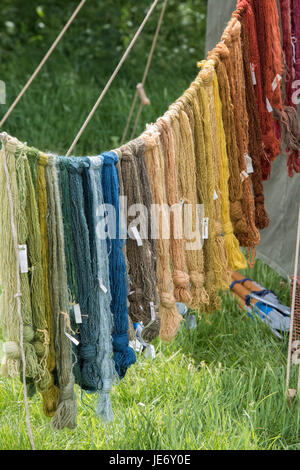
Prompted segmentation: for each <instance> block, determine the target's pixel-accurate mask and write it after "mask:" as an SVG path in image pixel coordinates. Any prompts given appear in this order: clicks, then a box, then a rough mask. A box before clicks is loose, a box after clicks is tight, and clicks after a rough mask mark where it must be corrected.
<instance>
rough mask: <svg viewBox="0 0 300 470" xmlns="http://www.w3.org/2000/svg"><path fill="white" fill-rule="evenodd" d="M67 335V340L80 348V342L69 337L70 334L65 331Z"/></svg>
mask: <svg viewBox="0 0 300 470" xmlns="http://www.w3.org/2000/svg"><path fill="white" fill-rule="evenodd" d="M65 335H66V337H67V338H69V340H70V341H72V343H74V344H75V346H78V344H79V341H77V339H76V338H74V337H73V336H71V335H69V333H67V332H66V331H65Z"/></svg>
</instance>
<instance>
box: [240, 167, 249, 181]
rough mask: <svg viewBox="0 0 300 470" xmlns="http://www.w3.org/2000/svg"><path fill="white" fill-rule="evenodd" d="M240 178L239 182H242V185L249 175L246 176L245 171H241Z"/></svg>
mask: <svg viewBox="0 0 300 470" xmlns="http://www.w3.org/2000/svg"><path fill="white" fill-rule="evenodd" d="M240 177H241V180H242V183H243V182H244V181H245V180H246V179H247V178H249V175H248V173H247V171H245V170H243V171H242V173H241V174H240Z"/></svg>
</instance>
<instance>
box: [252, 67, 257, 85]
mask: <svg viewBox="0 0 300 470" xmlns="http://www.w3.org/2000/svg"><path fill="white" fill-rule="evenodd" d="M250 70H251V76H252V82H253V85H256V84H257V81H256V75H255V65H254V64H253V63H251V64H250Z"/></svg>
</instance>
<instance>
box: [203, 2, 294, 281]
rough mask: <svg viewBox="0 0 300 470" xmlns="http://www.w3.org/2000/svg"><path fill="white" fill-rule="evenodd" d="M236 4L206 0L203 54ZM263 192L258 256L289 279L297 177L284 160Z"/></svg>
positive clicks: (277, 164) (275, 166)
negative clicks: (265, 219) (264, 224)
mask: <svg viewBox="0 0 300 470" xmlns="http://www.w3.org/2000/svg"><path fill="white" fill-rule="evenodd" d="M236 3H237V2H236V0H208V11H207V33H206V51H209V50H211V49H213V48H214V46H215V45H216V43H217V42H218V41H219V40H220V37H221V34H222V32H223V30H224V27H225V25H226V23H227V21H228V20H229V19H230V16H231V13H232V11H233V10H234V9H235V7H236ZM264 189H265V199H266V209H267V211H268V214H269V216H270V219H271V224H270V226H269V227H268V228H267V229H265V230H263V231H262V232H261V244H260V246H259V247H258V249H257V256H258V257H259V258H261V259H262V260H263V261H264V262H265V263H266V264H268V265H269V266H271V267H272V268H274V269H275V270H276V271H277V272H278V273H280V274H281V275H282V276H284V277H288V276H289V275H290V274H292V273H293V270H294V255H295V248H296V232H297V219H298V210H299V204H300V174H298V175H295V176H294V177H293V178H289V177H288V175H287V171H286V157H284V156H279V157H277V160H276V161H275V162H274V163H273V165H272V174H271V179H270V180H269V181H266V182H265V183H264ZM298 274H300V269H299V272H298Z"/></svg>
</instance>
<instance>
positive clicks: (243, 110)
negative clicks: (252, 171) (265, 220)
mask: <svg viewBox="0 0 300 470" xmlns="http://www.w3.org/2000/svg"><path fill="white" fill-rule="evenodd" d="M222 39H223V41H224V42H225V43H226V45H227V46H228V47H229V51H230V53H229V56H228V59H227V60H226V67H227V71H228V78H229V83H230V89H231V97H232V102H233V105H234V113H235V126H236V136H237V143H238V149H239V169H240V178H242V189H243V199H242V206H243V211H244V214H245V215H246V219H247V226H248V233H247V235H246V236H245V235H243V234H241V235H238V239H239V242H240V244H241V245H242V246H246V247H250V248H253V247H254V246H255V245H257V244H259V242H260V234H259V232H258V230H257V228H256V225H255V205H254V197H253V193H252V187H251V177H250V176H249V174H248V172H247V166H246V161H245V156H246V155H248V153H249V134H248V128H249V127H248V126H249V120H248V115H247V107H246V90H245V78H244V73H243V70H244V68H243V59H242V47H241V24H240V22H239V21H237V19H236V18H233V19H232V20H230V22H229V23H228V25H227V28H226V29H225V31H224V33H223V36H222Z"/></svg>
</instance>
